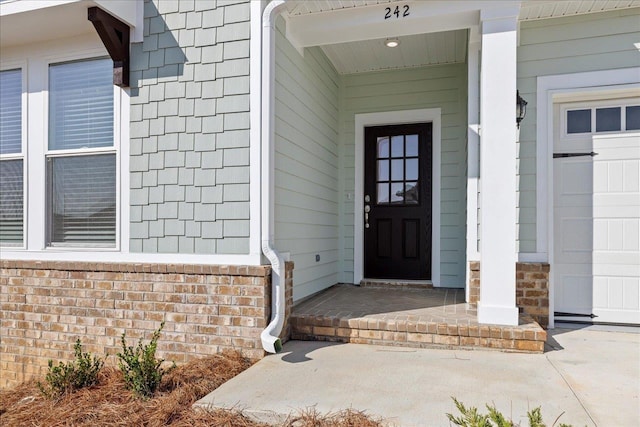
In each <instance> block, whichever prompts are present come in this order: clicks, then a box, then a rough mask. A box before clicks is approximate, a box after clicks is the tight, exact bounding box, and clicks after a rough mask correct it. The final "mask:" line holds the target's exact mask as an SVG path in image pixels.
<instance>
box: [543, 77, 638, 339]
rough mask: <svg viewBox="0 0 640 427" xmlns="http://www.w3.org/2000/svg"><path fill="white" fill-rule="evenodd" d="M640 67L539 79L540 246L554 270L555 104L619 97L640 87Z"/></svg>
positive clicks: (551, 307) (551, 304) (551, 286)
mask: <svg viewBox="0 0 640 427" xmlns="http://www.w3.org/2000/svg"><path fill="white" fill-rule="evenodd" d="M639 81H640V67H633V68H622V69H619V70H604V71H590V72H584V73H574V74H558V75H553V76H541V77H538V79H537V88H538V89H537V95H536V104H537V113H538V114H537V123H536V140H537V147H536V158H537V162H536V163H537V165H536V229H537V231H536V246H537V253H538V254H545V255H546V260H547V261H548V262H549V264H550V265H551V269H552V271H553V164H552V162H553V120H554V117H553V104H554V102H560V101H578V100H588V99H592V98H596V97H597V98H600V97H602V96H603V95H605V94H610V95H611V96H614V97H615V96H619V95H620V93H621V91H624V92H626V91H628V90H629V89H640V83H639ZM554 291H555V287H554V283H553V274H551V275H550V276H549V313H550V316H549V328H553V327H554V323H555V319H554V316H553V311H554V296H553V295H554Z"/></svg>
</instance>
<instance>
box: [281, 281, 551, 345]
mask: <svg viewBox="0 0 640 427" xmlns="http://www.w3.org/2000/svg"><path fill="white" fill-rule="evenodd" d="M291 327H292V338H293V339H297V340H307V341H335V342H345V343H356V344H377V345H388V346H401V347H433V346H440V347H485V348H495V349H501V350H508V351H526V352H542V351H543V350H544V342H545V341H546V339H547V333H546V331H545V330H544V329H542V328H541V327H540V326H539V325H538V324H537V323H536V322H535V321H534V320H533V319H532V318H531V317H530V316H528V315H525V314H521V315H520V320H519V324H518V325H517V326H501V325H484V324H483V325H481V324H479V323H478V321H477V312H476V309H475V306H473V305H471V304H467V303H465V302H464V289H451V288H434V289H429V288H425V289H419V288H410V287H399V288H393V287H390V286H384V287H375V286H371V285H369V286H366V287H359V286H354V285H344V284H340V285H335V286H333V287H331V288H329V289H327V290H326V291H324V292H322V293H320V294H318V295H316V296H314V297H312V298H310V299H308V300H307V301H304V302H303V303H301V304H299V305H297V306H296V307H294V309H293V313H292V316H291Z"/></svg>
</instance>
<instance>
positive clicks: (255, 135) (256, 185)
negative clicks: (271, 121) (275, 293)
mask: <svg viewBox="0 0 640 427" xmlns="http://www.w3.org/2000/svg"><path fill="white" fill-rule="evenodd" d="M265 4H266V2H265V1H264V0H261V1H252V2H251V40H250V42H249V70H250V73H249V74H250V75H249V104H250V105H251V106H252V108H251V111H250V112H249V212H250V217H249V254H250V255H257V256H258V257H260V256H261V254H262V248H261V247H260V233H261V229H260V226H261V221H262V211H261V203H260V197H261V192H260V190H261V184H260V176H261V172H260V167H261V165H260V152H261V135H262V121H261V118H262V110H261V108H262V107H261V106H262V11H263V10H264V7H265ZM253 106H257V108H253Z"/></svg>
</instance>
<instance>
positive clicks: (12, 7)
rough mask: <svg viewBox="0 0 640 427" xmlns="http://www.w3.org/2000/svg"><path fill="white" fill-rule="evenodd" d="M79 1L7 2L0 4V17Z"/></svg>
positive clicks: (13, 0) (33, 0) (36, 0)
mask: <svg viewBox="0 0 640 427" xmlns="http://www.w3.org/2000/svg"><path fill="white" fill-rule="evenodd" d="M80 1H81V0H46V1H43V0H8V1H3V2H2V4H0V16H8V15H14V14H16V13H25V12H32V11H34V10H39V9H45V8H47V7H56V6H62V5H65V4H69V3H78V2H80Z"/></svg>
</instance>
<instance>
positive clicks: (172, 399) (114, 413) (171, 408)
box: [0, 352, 381, 427]
mask: <svg viewBox="0 0 640 427" xmlns="http://www.w3.org/2000/svg"><path fill="white" fill-rule="evenodd" d="M251 364H252V362H251V361H249V360H247V359H246V358H244V357H242V356H241V355H240V353H237V352H225V353H223V354H220V355H216V356H211V357H207V358H203V359H198V360H195V361H192V362H190V363H188V364H186V365H183V366H179V367H177V368H176V369H174V370H173V371H171V372H170V373H169V374H167V375H165V377H164V378H163V380H162V383H161V385H160V389H159V391H158V392H157V393H156V394H155V396H154V397H153V398H151V399H148V400H141V399H138V398H136V397H135V396H134V395H133V394H132V393H131V392H130V391H128V390H126V388H125V386H124V381H123V379H122V374H121V373H120V371H119V370H118V369H116V368H114V367H105V368H104V369H103V370H102V371H101V373H100V376H99V380H98V384H97V385H95V386H93V387H89V388H85V389H81V390H78V391H76V392H74V393H70V394H67V395H64V396H61V397H60V398H58V399H53V400H50V399H47V398H46V397H44V396H43V395H42V394H41V393H40V391H39V390H38V387H37V385H36V381H35V380H32V381H28V382H25V383H22V384H19V385H18V386H16V387H13V388H11V389H5V390H0V425H2V426H3V427H5V426H6V427H9V426H42V427H44V426H47V427H59V426H74V427H96V426H114V427H125V426H126V427H130V426H146V427H160V426H174V427H204V426H228V427H262V426H264V424H261V423H257V422H255V421H253V420H251V419H249V418H247V417H245V416H244V415H242V414H241V413H240V412H237V411H224V410H215V411H205V410H202V409H197V408H196V409H194V408H193V407H192V405H193V403H194V402H195V401H197V400H199V399H200V398H202V397H204V396H205V395H207V394H208V393H210V392H211V391H213V390H215V389H216V388H218V387H219V386H220V385H221V384H223V383H224V382H225V381H227V380H229V379H231V378H233V377H234V376H236V375H238V374H239V373H240V372H242V371H244V370H245V369H247V368H248V367H249V366H251ZM284 425H285V426H286V427H329V426H337V427H374V426H375V427H377V426H380V425H381V424H380V423H379V422H377V421H375V420H373V419H371V418H370V417H368V416H366V415H365V414H363V413H361V412H357V411H353V410H348V411H343V412H340V413H336V414H329V415H326V416H322V415H321V414H318V413H317V412H316V411H314V410H311V411H306V412H303V413H300V414H299V415H297V416H291V417H290V419H289V420H287V422H286V423H285V424H284Z"/></svg>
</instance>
